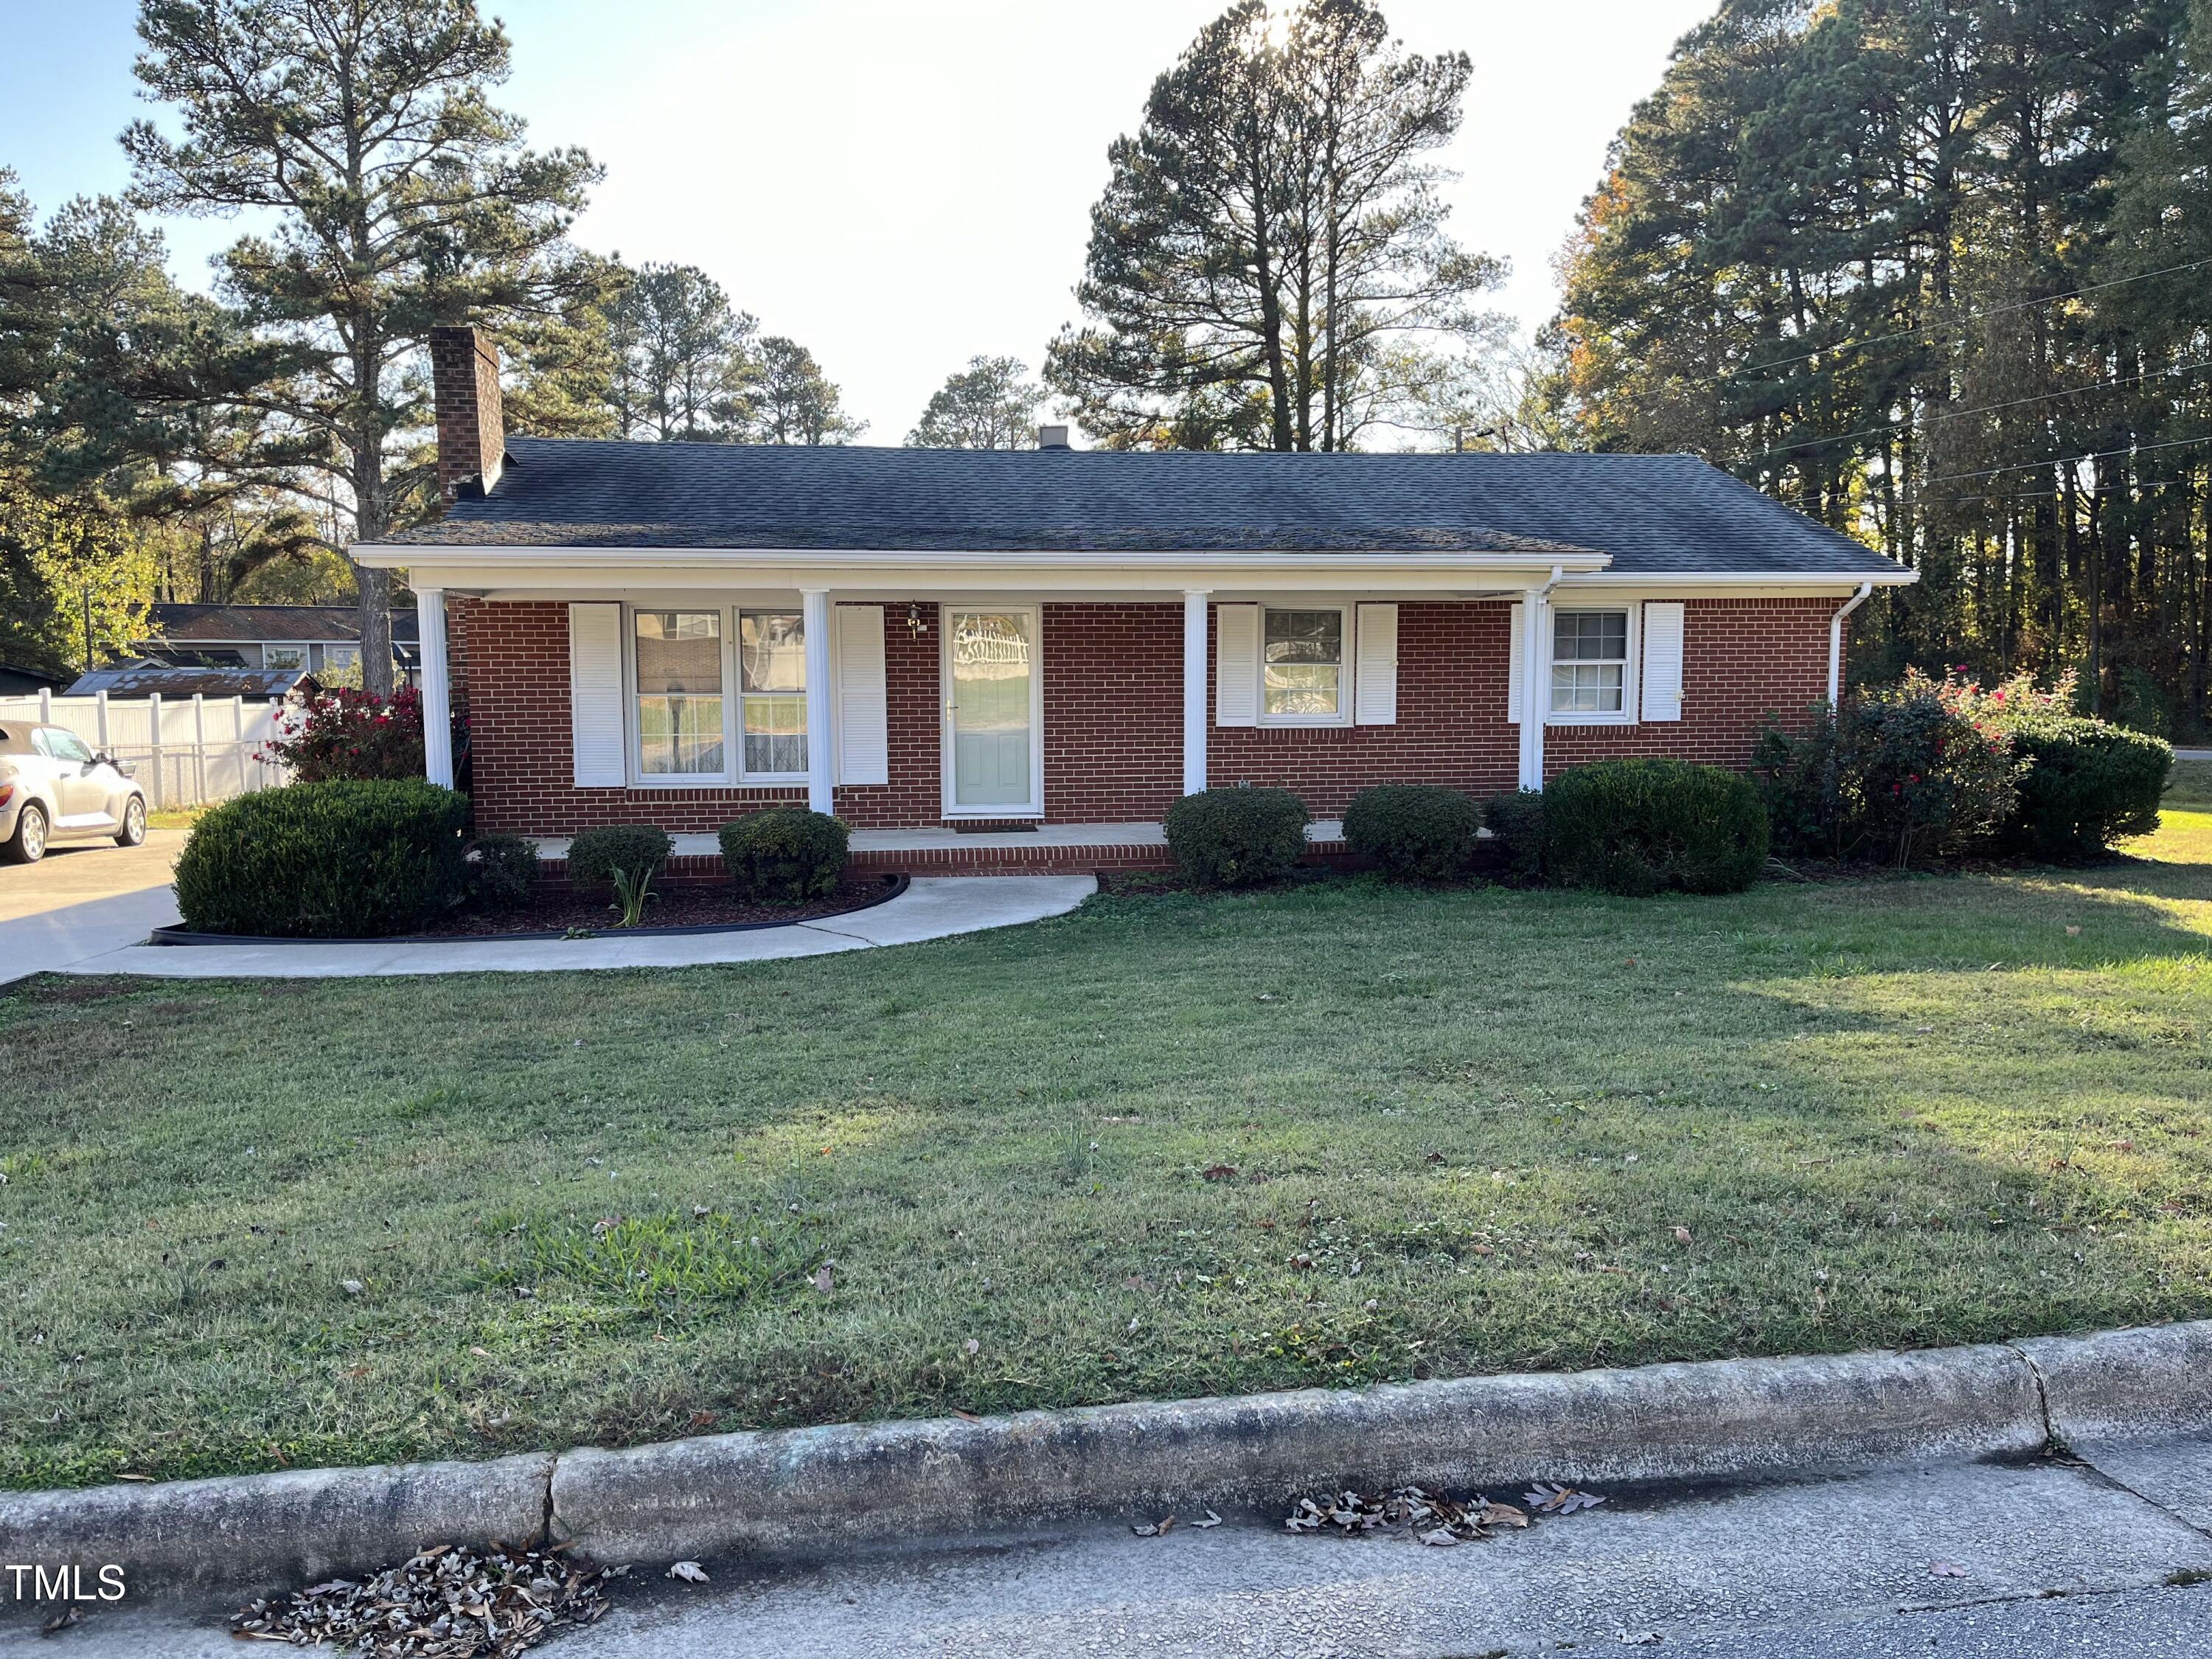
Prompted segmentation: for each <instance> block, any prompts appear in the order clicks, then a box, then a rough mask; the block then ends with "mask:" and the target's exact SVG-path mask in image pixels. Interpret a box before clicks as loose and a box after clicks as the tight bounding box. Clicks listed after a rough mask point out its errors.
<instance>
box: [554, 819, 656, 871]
mask: <svg viewBox="0 0 2212 1659" xmlns="http://www.w3.org/2000/svg"><path fill="white" fill-rule="evenodd" d="M675 851H676V837H675V836H671V835H670V834H669V833H668V832H667V831H666V830H665V829H654V828H653V826H652V825H651V824H649V823H607V824H601V825H600V826H599V828H598V829H580V830H578V831H577V832H576V835H575V837H574V839H573V840H572V841H570V842H569V843H568V884H569V885H570V886H571V887H602V886H605V884H607V883H609V882H611V881H612V880H613V879H614V878H615V872H616V871H617V870H630V871H637V870H643V871H646V872H654V871H658V870H659V868H660V866H662V865H664V864H665V863H667V862H668V860H669V857H670V855H671V854H673V853H674V852H675Z"/></svg>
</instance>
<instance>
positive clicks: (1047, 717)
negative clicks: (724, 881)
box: [409, 547, 1680, 868]
mask: <svg viewBox="0 0 2212 1659" xmlns="http://www.w3.org/2000/svg"><path fill="white" fill-rule="evenodd" d="M409 552H410V563H411V565H412V567H413V574H414V580H415V582H416V599H417V605H418V608H419V611H420V616H421V620H422V634H423V637H424V641H425V643H424V646H423V651H422V697H423V704H424V714H425V722H424V723H425V726H426V729H427V732H428V743H427V744H426V749H427V756H426V762H427V763H426V770H427V772H428V775H430V776H431V777H432V778H433V779H434V780H435V781H453V780H454V778H455V775H456V757H455V756H454V754H453V750H452V745H451V744H450V743H449V742H447V741H443V740H442V739H444V738H445V737H446V734H447V732H448V731H449V729H450V726H449V720H448V717H449V714H450V712H451V711H452V710H453V708H455V707H456V706H465V709H466V714H467V720H468V729H469V732H470V735H471V738H472V744H471V748H472V755H471V761H472V767H471V771H472V776H471V778H470V779H469V780H468V781H469V783H470V786H471V788H472V791H473V793H475V795H476V797H477V805H478V811H479V819H480V821H482V822H486V823H488V824H489V826H490V827H495V828H498V829H512V830H514V831H517V832H520V833H524V834H531V835H552V836H558V835H562V834H566V833H568V832H570V831H572V830H574V829H579V828H583V827H586V826H587V825H589V824H592V823H610V822H649V823H659V824H660V825H661V826H662V827H664V828H666V829H670V830H671V832H673V833H677V834H679V835H682V834H697V833H710V832H711V831H712V830H713V829H714V828H716V827H718V826H719V825H720V823H726V822H728V821H729V820H730V819H731V818H732V817H736V816H738V814H739V813H741V812H742V811H745V810H750V809H752V808H757V807H759V806H763V805H777V804H804V805H808V806H810V807H811V808H812V809H813V810H816V811H828V812H835V813H836V814H837V815H838V816H840V817H844V818H845V819H846V820H847V821H848V823H851V824H853V825H854V827H855V829H858V830H860V831H861V832H863V833H864V834H866V835H870V836H873V835H876V834H878V833H879V832H890V831H896V832H928V833H927V835H926V836H924V837H923V838H922V839H920V840H916V841H913V842H906V843H902V844H901V845H898V846H896V847H884V848H866V850H867V851H868V852H869V853H871V854H874V853H877V852H884V853H890V852H896V853H902V854H927V855H929V856H930V857H931V858H932V859H933V860H936V861H939V862H941V863H943V864H945V865H946V866H954V865H958V866H990V867H1019V868H1030V867H1036V865H1037V863H1038V862H1039V860H1043V859H1047V858H1052V857H1057V856H1060V854H1056V853H1048V852H1046V851H1045V850H1044V849H1047V848H1061V847H1066V846H1073V845H1080V846H1082V847H1085V848H1136V849H1142V848H1155V849H1156V848H1158V846H1159V844H1160V842H1159V829H1158V823H1159V820H1160V818H1161V817H1162V815H1164V812H1165V811H1166V808H1167V807H1168V806H1169V805H1171V804H1172V802H1173V801H1174V799H1176V797H1178V796H1179V795H1182V794H1188V793H1194V792H1196V791H1199V790H1201V789H1205V788H1207V787H1222V786H1233V785H1237V784H1246V783H1249V784H1255V785H1273V786H1279V787H1290V788H1293V789H1296V790H1297V791H1298V793H1301V794H1302V795H1304V796H1305V797H1306V798H1307V799H1308V801H1309V803H1310V805H1311V806H1312V808H1313V810H1314V811H1315V812H1316V815H1317V816H1321V817H1328V818H1334V817H1336V816H1337V815H1339V814H1340V812H1341V811H1342V809H1343V807H1344V805H1345V804H1346V801H1347V800H1348V799H1349V798H1350V796H1351V795H1352V793H1357V791H1358V788H1359V787H1364V786H1365V785H1367V784H1370V783H1375V782H1383V781H1437V782H1443V783H1449V784H1452V785H1454V786H1455V787H1462V788H1467V789H1470V790H1477V791H1480V790H1486V789H1494V788H1510V787H1513V786H1514V785H1515V784H1516V782H1518V783H1520V784H1522V786H1524V787H1538V786H1540V785H1541V780H1542V778H1543V775H1544V747H1545V743H1544V738H1545V731H1544V728H1545V726H1546V725H1547V723H1549V722H1547V721H1546V720H1535V721H1523V720H1519V719H1518V717H1517V713H1516V709H1515V708H1514V707H1512V706H1515V705H1520V704H1522V703H1523V702H1529V703H1533V704H1534V706H1537V707H1544V708H1548V707H1550V706H1551V705H1550V703H1549V702H1548V699H1549V697H1550V696H1551V695H1552V693H1551V680H1552V672H1553V626H1554V622H1553V609H1554V603H1555V601H1554V598H1553V596H1554V593H1555V592H1556V591H1557V590H1559V587H1560V585H1561V583H1562V582H1563V581H1572V580H1584V581H1589V582H1592V583H1601V582H1602V581H1603V580H1604V577H1603V574H1602V572H1601V571H1600V570H1598V569H1595V568H1589V567H1592V566H1594V565H1595V563H1596V562H1597V561H1596V559H1595V557H1584V558H1583V559H1581V560H1579V561H1577V562H1578V563H1579V564H1580V565H1581V566H1583V567H1585V568H1581V569H1578V570H1573V571H1570V570H1568V569H1566V568H1565V562H1564V561H1560V560H1553V561H1552V562H1543V563H1538V562H1535V561H1534V560H1532V559H1529V558H1527V557H1516V556H1507V555H1500V554H1494V553H1485V554H1455V553H1440V554H1426V555H1405V554H1387V553H1383V554H1362V555H1359V556H1337V555H1328V554H1306V555H1301V556H1296V557H1285V556H1279V555H1271V556H1242V555H1225V556H1218V558H1217V559H1215V560H1213V561H1211V562H1210V566H1209V568H1202V569H1200V568H1192V567H1190V566H1189V565H1188V563H1185V562H1182V561H1179V560H1166V559H1162V560H1158V561H1156V562H1147V561H1146V560H1145V559H1144V558H1143V556H1137V555H1125V556H1121V562H1120V563H1119V564H1118V565H1117V568H1114V569H1112V570H1104V571H1102V570H1100V569H1099V568H1097V562H1096V560H1095V559H1093V560H1091V561H1088V562H1086V565H1085V567H1084V568H1075V567H1073V566H1071V565H1068V564H1065V563H1055V562H1053V561H1051V560H1050V558H1049V556H1042V555H1029V556H1022V557H1021V558H1019V559H1015V558H1012V557H1007V556H1000V557H993V558H990V559H988V560H987V562H985V561H983V559H982V556H972V555H971V556H967V558H968V561H969V568H952V569H948V570H945V571H935V572H932V573H931V574H933V575H938V576H940V577H946V576H949V577H951V578H954V579H955V580H947V581H944V582H942V583H940V582H938V581H933V582H931V583H930V584H929V585H928V586H923V585H921V583H920V582H919V581H915V580H911V579H912V578H914V577H915V576H916V575H917V574H919V573H918V572H915V571H913V570H899V569H894V568H871V566H872V561H874V560H883V559H886V558H887V557H888V556H883V555H877V556H866V555H857V554H856V555H847V556H837V557H838V558H839V559H840V560H841V561H842V562H845V564H844V568H843V569H842V571H841V572H840V574H842V575H843V576H845V577H846V578H847V580H844V581H842V582H839V583H837V584H836V585H831V584H829V583H827V582H823V583H820V584H818V585H817V582H816V581H815V580H811V578H814V577H816V576H817V575H818V574H821V572H820V570H819V568H818V562H826V560H827V559H828V558H829V557H830V556H817V567H816V568H804V569H800V568H789V567H783V566H768V565H764V564H760V563H755V562H750V561H744V562H740V561H739V560H738V558H737V557H735V556H731V555H727V554H724V555H721V556H720V557H718V558H717V559H715V560H714V561H712V562H708V561H706V560H704V559H701V560H698V561H697V562H688V561H686V560H685V556H684V555H683V554H681V553H674V552H671V551H668V550H653V552H652V553H651V554H650V555H647V556H645V558H643V559H639V558H635V557H634V558H629V559H625V558H621V557H619V556H611V555H609V554H607V553H605V552H603V551H596V550H593V551H587V550H575V551H574V553H573V554H569V553H567V552H566V550H562V553H561V554H554V553H549V552H548V550H538V549H531V550H521V549H515V550H506V549H501V550H497V553H496V556H498V557H499V558H500V559H501V567H500V568H484V567H483V565H482V564H481V563H479V562H482V561H485V560H488V559H489V558H491V557H493V556H495V555H494V553H493V552H492V551H491V550H484V549H466V550H461V549H456V550H453V551H452V556H451V559H450V561H448V560H446V559H438V558H435V557H434V556H431V555H429V554H428V552H426V550H423V549H422V548H419V547H417V548H412V549H410V550H409ZM464 559H465V560H466V561H467V562H464ZM646 559H649V561H650V562H649V563H648V562H645V561H646ZM911 562H915V560H914V559H911V558H910V559H908V560H906V561H902V563H911ZM923 562H930V561H928V560H927V558H925V559H924V560H923ZM1224 564H1225V565H1230V566H1233V567H1236V569H1235V570H1234V571H1233V572H1231V571H1226V570H1223V569H1221V568H1212V567H1218V566H1220V565H1224ZM1232 574H1233V575H1234V578H1235V580H1236V581H1237V585H1236V586H1230V585H1229V579H1230V578H1231V575H1232ZM901 575H903V576H906V577H907V578H908V579H909V580H907V581H906V582H903V583H901V584H900V585H897V586H893V585H891V584H892V582H893V580H894V579H895V578H896V577H898V576H901ZM1201 579H1204V581H1203V585H1201ZM1109 582H1110V583H1111V584H1112V585H1111V586H1107V585H1105V584H1106V583H1109ZM1591 592H1592V593H1593V594H1599V593H1602V592H1603V590H1601V589H1599V588H1595V587H1594V588H1592V589H1591ZM1635 597H1636V596H1635V595H1633V594H1631V593H1627V592H1624V597H1623V599H1622V601H1620V602H1618V603H1616V602H1614V601H1613V600H1612V599H1610V596H1609V595H1606V596H1605V598H1606V602H1607V604H1609V605H1613V606H1614V610H1615V612H1616V614H1617V615H1619V616H1621V617H1626V616H1628V615H1630V614H1632V605H1633V602H1634V599H1635ZM1679 610H1680V607H1679V605H1678V606H1677V607H1676V612H1677V615H1678V616H1679ZM1608 637H1609V638H1610V640H1611V641H1612V642H1611V644H1610V646H1608V647H1606V648H1607V649H1609V650H1611V651H1612V652H1613V653H1614V654H1615V656H1616V657H1618V658H1621V659H1623V660H1620V661H1617V662H1616V663H1615V664H1614V665H1613V667H1612V669H1611V672H1612V673H1613V677H1614V678H1613V697H1614V705H1613V713H1612V714H1609V715H1607V716H1603V717H1602V718H1606V719H1609V720H1612V721H1613V722H1614V723H1629V722H1632V720H1633V719H1634V713H1633V690H1632V687H1633V683H1634V679H1635V669H1634V668H1633V667H1632V666H1631V665H1628V664H1627V663H1626V660H1625V659H1626V655H1627V653H1630V652H1631V651H1632V650H1633V649H1634V646H1635V635H1634V633H1633V632H1632V630H1631V629H1628V628H1627V627H1626V626H1625V625H1624V626H1619V627H1616V628H1615V629H1613V633H1612V634H1611V635H1609V636H1608ZM1623 696H1627V697H1628V698H1629V702H1627V703H1626V704H1623V703H1622V702H1621V698H1622V697H1623ZM1001 825H1004V826H1012V828H1010V829H1009V831H1008V834H1007V835H1004V836H998V835H993V834H992V833H991V831H992V830H993V829H995V828H997V827H998V826H1001ZM979 832H980V833H979ZM1040 834H1042V835H1044V836H1048V839H1042V840H1040V839H1038V836H1039V835H1040ZM1012 836H1018V839H1012V838H1010V837H1012ZM1067 836H1075V837H1076V838H1077V840H1076V841H1074V842H1069V841H1067V840H1066V837H1067ZM1157 856H1158V854H1157V852H1156V851H1155V852H1150V853H1146V852H1133V853H1132V854H1130V857H1132V858H1133V859H1134V858H1144V859H1147V860H1149V859H1152V858H1156V857H1157ZM1103 867H1112V866H1111V864H1110V863H1109V864H1107V865H1106V866H1103Z"/></svg>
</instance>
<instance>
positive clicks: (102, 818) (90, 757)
mask: <svg viewBox="0 0 2212 1659" xmlns="http://www.w3.org/2000/svg"><path fill="white" fill-rule="evenodd" d="M145 839H146V792H145V791H144V790H143V789H141V788H140V787H138V786H137V784H135V783H133V782H132V781H131V769H130V768H129V767H126V766H118V764H117V763H116V761H115V757H113V756H112V755H107V754H99V755H95V754H94V753H93V752H92V750H90V749H88V748H87V747H86V746H85V741H84V739H83V738H80V737H79V736H77V734H76V732H72V731H70V729H69V728H68V727H67V726H39V725H36V724H33V723H32V722H30V721H21V722H18V721H15V720H0V858H5V859H7V860H9V861H10V862H12V863H15V864H34V863H36V862H37V861H38V860H40V859H42V858H44V857H46V848H47V846H48V845H49V844H50V843H51V842H58V841H112V842H114V843H115V844H116V845H117V846H118V847H136V846H137V844H138V843H139V842H142V841H143V840H145Z"/></svg>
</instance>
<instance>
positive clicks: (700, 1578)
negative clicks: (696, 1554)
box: [668, 1561, 708, 1584]
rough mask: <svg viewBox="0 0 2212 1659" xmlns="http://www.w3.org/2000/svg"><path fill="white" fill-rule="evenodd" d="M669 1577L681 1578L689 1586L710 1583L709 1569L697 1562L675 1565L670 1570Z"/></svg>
mask: <svg viewBox="0 0 2212 1659" xmlns="http://www.w3.org/2000/svg"><path fill="white" fill-rule="evenodd" d="M668 1576H669V1577H671V1578H680V1579H682V1580H683V1581H684V1583H687V1584H703V1583H707V1582H708V1580H707V1569H706V1568H704V1567H702V1566H701V1565H699V1564H698V1563H697V1562H696V1561H678V1562H677V1563H675V1565H672V1566H671V1567H670V1568H669V1569H668Z"/></svg>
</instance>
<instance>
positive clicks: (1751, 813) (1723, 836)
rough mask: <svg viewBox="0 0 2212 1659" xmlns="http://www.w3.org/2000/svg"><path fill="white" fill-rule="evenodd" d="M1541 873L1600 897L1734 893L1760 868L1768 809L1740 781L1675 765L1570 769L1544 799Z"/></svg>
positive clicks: (1620, 763) (1621, 763)
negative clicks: (1601, 892) (1673, 891)
mask: <svg viewBox="0 0 2212 1659" xmlns="http://www.w3.org/2000/svg"><path fill="white" fill-rule="evenodd" d="M1544 797H1545V799H1544V866H1545V871H1546V873H1547V875H1548V876H1549V877H1550V878H1551V879H1552V880H1553V881H1555V882H1559V883H1561V884H1564V885H1566V886H1569V887H1595V888H1600V889H1601V890H1604V891H1606V892H1608V893H1626V894H1633V895H1643V894H1649V893H1657V892H1663V891H1665V890H1668V889H1669V888H1679V889H1680V890H1682V891H1684V892H1686V893H1736V892H1741V891H1742V890H1744V889H1745V888H1747V887H1748V886H1750V885H1751V884H1752V883H1753V882H1754V881H1756V880H1758V879H1759V871H1760V869H1761V868H1762V867H1763V866H1765V863H1766V833H1767V831H1766V807H1765V803H1764V802H1762V801H1761V800H1760V799H1759V791H1758V789H1757V788H1756V787H1754V786H1753V783H1752V782H1751V781H1750V780H1749V779H1748V778H1744V777H1739V776H1738V775H1736V774H1735V773H1734V772H1729V771H1723V769H1721V768H1719V767H1717V766H1692V765H1691V764H1689V763H1687V762H1684V761H1678V760H1658V759H1644V760H1613V761H1598V762H1595V763H1592V764H1590V765H1589V766H1575V767H1570V768H1568V769H1567V770H1565V771H1564V772H1562V773H1560V774H1559V776H1558V777H1557V778H1556V779H1554V780H1553V783H1552V787H1550V788H1549V789H1547V790H1546V791H1545V792H1544Z"/></svg>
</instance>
